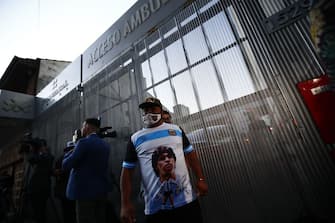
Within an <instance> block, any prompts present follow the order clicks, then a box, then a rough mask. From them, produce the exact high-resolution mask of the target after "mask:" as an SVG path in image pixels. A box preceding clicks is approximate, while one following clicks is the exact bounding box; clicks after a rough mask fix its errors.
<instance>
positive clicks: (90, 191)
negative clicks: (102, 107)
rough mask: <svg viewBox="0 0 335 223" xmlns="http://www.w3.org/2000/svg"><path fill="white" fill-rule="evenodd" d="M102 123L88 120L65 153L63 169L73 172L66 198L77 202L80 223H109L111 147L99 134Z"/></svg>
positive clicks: (94, 119)
mask: <svg viewBox="0 0 335 223" xmlns="http://www.w3.org/2000/svg"><path fill="white" fill-rule="evenodd" d="M99 128H100V120H98V119H96V118H89V119H86V120H85V122H84V123H83V126H82V129H81V132H82V135H83V136H84V137H85V138H82V139H80V140H79V141H78V142H77V144H76V146H75V148H74V149H73V150H72V151H70V152H69V153H67V154H65V156H64V160H63V169H64V170H65V171H66V170H69V169H71V173H70V177H69V182H68V184H67V188H66V196H67V198H69V199H70V200H76V213H77V222H78V223H100V222H102V223H104V222H106V199H107V193H108V191H109V188H108V185H109V183H108V160H109V145H108V144H107V142H105V141H103V140H102V139H101V138H100V137H99V136H98V135H97V132H98V131H99Z"/></svg>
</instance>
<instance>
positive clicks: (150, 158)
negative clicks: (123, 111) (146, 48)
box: [120, 98, 208, 223]
mask: <svg viewBox="0 0 335 223" xmlns="http://www.w3.org/2000/svg"><path fill="white" fill-rule="evenodd" d="M139 108H140V109H142V110H143V117H142V118H143V122H144V125H145V127H144V128H143V129H142V130H139V131H137V132H136V133H134V134H133V135H132V136H131V137H130V140H129V142H128V146H127V151H126V156H125V159H124V161H123V164H122V172H121V179H120V186H121V212H120V214H121V220H122V222H124V223H132V222H136V217H135V209H134V206H133V204H132V202H131V192H132V181H131V179H132V176H133V175H134V168H135V167H136V164H137V163H138V164H139V166H140V171H141V177H142V184H143V190H144V200H145V210H144V213H145V215H146V222H147V223H157V222H159V223H165V222H166V223H171V222H173V223H179V222H180V223H181V222H182V223H184V222H192V223H200V222H202V216H201V210H200V205H199V202H198V200H197V195H198V196H203V195H206V194H207V192H208V186H207V183H206V181H205V177H204V174H203V172H202V168H201V165H200V162H199V160H198V157H197V154H196V151H195V150H194V149H193V147H192V145H191V144H190V142H189V140H188V139H187V137H186V135H185V133H184V131H183V130H182V129H180V128H179V127H178V126H176V125H174V124H169V123H165V122H164V121H163V119H162V113H163V112H162V104H161V102H160V100H159V99H157V98H147V99H146V100H145V101H144V102H143V103H141V104H140V105H139ZM185 159H188V160H189V163H190V167H191V169H192V171H194V173H195V176H196V187H197V194H196V193H195V191H194V190H193V187H192V184H191V180H190V176H189V172H188V170H187V166H186V162H185Z"/></svg>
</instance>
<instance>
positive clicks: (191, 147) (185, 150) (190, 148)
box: [184, 145, 194, 154]
mask: <svg viewBox="0 0 335 223" xmlns="http://www.w3.org/2000/svg"><path fill="white" fill-rule="evenodd" d="M193 150H194V149H193V146H192V145H189V146H188V147H186V148H185V149H184V153H185V154H188V153H190V152H192V151H193Z"/></svg>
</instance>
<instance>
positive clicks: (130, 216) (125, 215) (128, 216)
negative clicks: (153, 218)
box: [120, 203, 136, 223]
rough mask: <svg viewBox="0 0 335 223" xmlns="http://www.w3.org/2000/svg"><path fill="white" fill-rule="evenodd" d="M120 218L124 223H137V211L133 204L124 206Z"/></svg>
mask: <svg viewBox="0 0 335 223" xmlns="http://www.w3.org/2000/svg"><path fill="white" fill-rule="evenodd" d="M120 217H121V222H122V223H134V222H136V218H135V209H134V206H133V204H132V203H129V204H127V205H122V207H121V214H120Z"/></svg>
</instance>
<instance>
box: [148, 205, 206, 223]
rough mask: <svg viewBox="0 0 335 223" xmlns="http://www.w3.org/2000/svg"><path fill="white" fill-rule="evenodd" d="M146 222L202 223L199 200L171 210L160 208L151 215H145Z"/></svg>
mask: <svg viewBox="0 0 335 223" xmlns="http://www.w3.org/2000/svg"><path fill="white" fill-rule="evenodd" d="M146 222H147V223H157V222H159V223H185V222H192V223H202V215H201V209H200V205H199V201H198V200H195V201H193V202H191V203H189V204H187V205H184V206H182V207H179V208H175V209H172V210H162V211H159V212H157V213H155V214H152V215H146Z"/></svg>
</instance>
